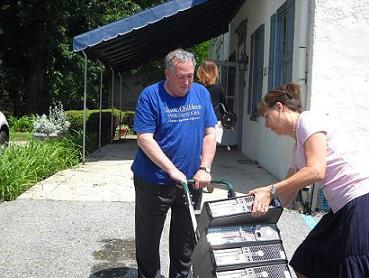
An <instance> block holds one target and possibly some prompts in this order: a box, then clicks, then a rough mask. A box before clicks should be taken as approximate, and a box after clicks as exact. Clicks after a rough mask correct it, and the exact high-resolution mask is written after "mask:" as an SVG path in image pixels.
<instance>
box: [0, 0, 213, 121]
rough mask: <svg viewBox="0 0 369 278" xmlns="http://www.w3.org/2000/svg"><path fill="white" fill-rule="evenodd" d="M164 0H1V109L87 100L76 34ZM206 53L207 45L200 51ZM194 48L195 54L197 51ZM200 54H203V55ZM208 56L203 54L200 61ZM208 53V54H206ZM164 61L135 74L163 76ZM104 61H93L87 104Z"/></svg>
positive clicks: (38, 109)
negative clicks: (75, 45) (75, 48)
mask: <svg viewBox="0 0 369 278" xmlns="http://www.w3.org/2000/svg"><path fill="white" fill-rule="evenodd" d="M163 2H165V0H108V1H100V0H88V1H86V0H73V1H71V0H58V1H53V0H16V1H15V0H3V1H1V3H0V109H1V110H6V111H7V112H10V113H13V114H15V115H23V114H29V113H44V112H46V111H47V110H48V107H49V104H50V103H52V102H53V101H59V100H61V101H63V104H64V106H65V107H66V108H67V109H70V108H80V107H81V104H82V103H83V102H82V101H83V68H84V59H83V56H82V55H80V54H75V53H73V50H72V39H73V37H74V36H76V35H78V34H81V33H83V32H87V31H89V30H91V29H94V28H96V27H98V26H101V25H104V24H107V23H110V22H112V21H115V20H117V19H121V18H124V17H127V16H130V15H132V14H135V13H138V12H140V11H141V10H144V9H146V8H150V7H152V6H155V5H158V4H160V3H163ZM196 51H198V52H199V53H205V52H206V51H207V50H206V46H202V47H201V46H200V47H199V48H198V49H196ZM196 51H195V52H196ZM200 56H201V58H200ZM202 56H204V54H199V55H198V58H199V59H200V60H201V59H202ZM205 56H206V55H205ZM162 64H163V63H162V61H156V62H152V63H150V64H149V65H144V66H142V67H140V68H138V69H135V70H132V73H133V74H135V73H139V72H149V73H150V74H147V75H145V76H147V77H148V79H154V78H157V77H158V76H161V77H162V74H163V72H162ZM101 67H102V66H101V65H100V64H98V63H92V62H90V61H89V81H88V85H89V94H88V105H91V106H93V105H94V104H95V103H97V100H98V93H99V84H100V80H99V77H100V71H101Z"/></svg>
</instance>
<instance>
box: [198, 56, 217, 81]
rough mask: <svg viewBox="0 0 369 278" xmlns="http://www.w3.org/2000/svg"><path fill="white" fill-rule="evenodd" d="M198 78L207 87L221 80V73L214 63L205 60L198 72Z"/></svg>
mask: <svg viewBox="0 0 369 278" xmlns="http://www.w3.org/2000/svg"><path fill="white" fill-rule="evenodd" d="M196 75H197V78H198V79H199V81H200V82H201V83H202V84H204V85H205V86H209V85H214V84H215V83H217V81H218V78H219V71H218V67H217V65H216V64H215V63H214V61H212V60H210V59H206V60H203V61H202V63H201V64H200V66H199V68H198V69H197V72H196Z"/></svg>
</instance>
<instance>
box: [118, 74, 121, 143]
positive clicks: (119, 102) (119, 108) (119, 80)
mask: <svg viewBox="0 0 369 278" xmlns="http://www.w3.org/2000/svg"><path fill="white" fill-rule="evenodd" d="M118 74H119V139H120V129H121V127H122V75H121V73H120V72H119V73H118Z"/></svg>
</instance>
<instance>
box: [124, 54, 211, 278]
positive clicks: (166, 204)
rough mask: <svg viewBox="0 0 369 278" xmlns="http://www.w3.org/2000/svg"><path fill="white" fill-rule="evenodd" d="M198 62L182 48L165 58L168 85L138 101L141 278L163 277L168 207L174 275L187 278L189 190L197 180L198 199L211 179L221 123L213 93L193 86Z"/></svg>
mask: <svg viewBox="0 0 369 278" xmlns="http://www.w3.org/2000/svg"><path fill="white" fill-rule="evenodd" d="M195 65H196V61H195V58H194V56H193V54H192V53H189V52H187V51H184V50H182V49H177V50H174V51H172V52H170V53H169V54H168V55H167V56H166V57H165V77H166V79H165V81H160V82H158V83H155V84H153V85H151V86H149V87H147V88H145V89H144V90H143V91H142V93H141V95H140V97H139V99H138V102H137V107H136V114H135V119H134V130H135V131H136V132H137V144H138V146H139V148H138V151H137V154H136V157H135V160H134V162H133V164H132V168H131V169H132V171H133V173H134V184H135V190H136V208H135V225H136V259H137V265H138V277H150V278H152V277H161V276H160V256H159V244H160V238H161V233H162V230H163V226H164V221H165V217H166V214H167V211H168V209H169V208H170V209H171V224H170V235H169V255H170V268H169V277H170V278H171V277H187V276H188V275H189V269H190V265H191V261H190V256H191V253H192V250H193V247H194V246H193V245H194V242H193V230H192V226H191V220H190V216H189V212H188V210H187V207H186V206H185V199H184V197H183V195H184V194H183V189H182V188H180V187H178V186H176V184H177V185H178V184H180V183H181V182H185V181H186V180H187V179H194V180H195V184H194V186H193V188H191V191H192V194H193V196H194V199H195V200H197V202H201V198H200V194H201V193H200V192H201V190H202V188H203V187H205V186H208V185H209V183H210V181H211V175H210V169H211V164H212V161H213V158H214V154H215V149H216V141H215V128H214V127H215V125H216V123H217V120H216V117H215V113H214V110H213V108H212V104H211V98H210V94H209V92H208V90H207V89H206V88H205V87H204V86H202V85H200V84H197V83H193V77H194V71H195Z"/></svg>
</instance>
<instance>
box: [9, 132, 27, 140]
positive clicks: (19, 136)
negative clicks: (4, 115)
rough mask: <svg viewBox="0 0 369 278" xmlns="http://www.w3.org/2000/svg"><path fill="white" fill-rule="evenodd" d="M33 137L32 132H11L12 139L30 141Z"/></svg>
mask: <svg viewBox="0 0 369 278" xmlns="http://www.w3.org/2000/svg"><path fill="white" fill-rule="evenodd" d="M31 139H32V133H31V132H17V131H13V132H10V141H29V140H31Z"/></svg>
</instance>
